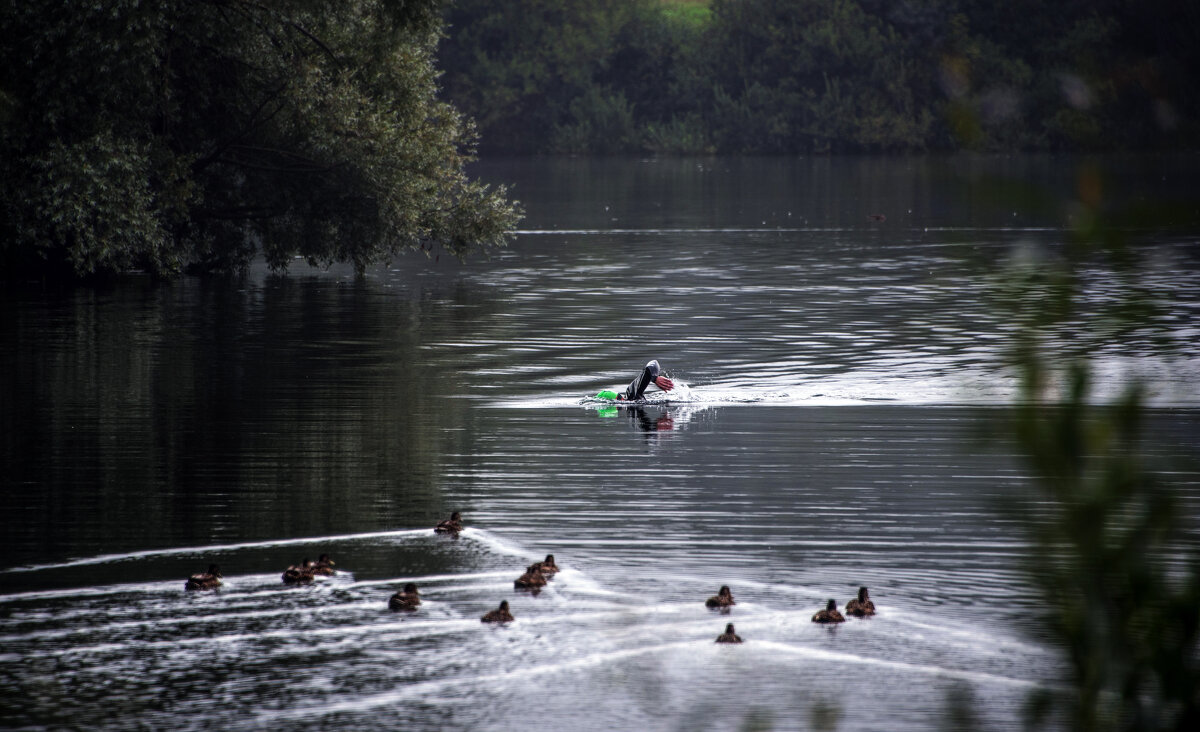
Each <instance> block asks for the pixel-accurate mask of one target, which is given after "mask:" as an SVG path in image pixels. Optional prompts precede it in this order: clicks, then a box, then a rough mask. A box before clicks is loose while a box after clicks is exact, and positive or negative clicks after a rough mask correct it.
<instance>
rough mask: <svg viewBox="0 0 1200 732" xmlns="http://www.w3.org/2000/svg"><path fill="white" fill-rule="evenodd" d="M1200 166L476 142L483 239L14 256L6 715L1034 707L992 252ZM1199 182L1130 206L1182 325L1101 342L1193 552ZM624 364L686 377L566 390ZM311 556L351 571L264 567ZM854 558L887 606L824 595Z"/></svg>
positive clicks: (46, 721) (255, 720) (422, 725)
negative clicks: (331, 257)
mask: <svg viewBox="0 0 1200 732" xmlns="http://www.w3.org/2000/svg"><path fill="white" fill-rule="evenodd" d="M1194 162H1195V161H1188V160H1186V159H1162V158H1159V159H1155V158H1129V159H1111V158H1109V159H1101V160H1097V161H1090V162H1089V161H1082V160H1078V159H1061V158H1051V157H1041V158H1038V157H1015V158H969V159H968V158H963V159H953V160H936V159H925V158H914V159H891V160H876V159H819V160H811V161H810V160H799V161H797V160H787V161H780V160H754V159H746V160H739V159H734V160H682V161H681V160H673V161H662V162H642V161H634V160H625V161H594V160H565V161H563V160H534V161H497V162H493V163H490V164H488V165H484V166H481V168H480V170H481V172H482V173H483V174H484V175H485V176H486V177H488V178H489V179H493V180H497V181H508V182H511V183H515V190H514V193H515V195H516V196H517V197H518V198H520V199H521V200H522V201H523V203H524V204H525V205H526V207H527V209H528V213H529V216H528V218H527V220H526V221H525V222H523V224H522V233H520V234H519V235H518V237H517V239H516V241H515V242H514V243H513V245H512V246H511V247H509V248H508V249H506V250H503V251H501V252H499V253H498V254H496V255H495V256H494V257H493V258H492V259H491V260H490V261H476V262H472V263H469V264H466V265H460V264H458V263H454V262H451V261H447V260H446V259H438V260H436V261H432V260H431V261H425V260H424V259H422V258H418V257H406V258H404V259H401V260H399V261H397V262H396V263H394V265H393V266H392V267H391V268H380V269H379V270H376V271H373V272H371V273H369V275H368V276H367V277H365V278H361V279H356V278H355V277H353V275H352V273H349V272H346V271H343V270H339V269H335V270H333V271H329V272H312V271H310V270H307V269H305V268H302V267H297V268H296V269H295V270H294V271H293V273H292V275H291V276H290V277H274V276H270V275H268V274H266V273H264V272H262V271H257V270H256V271H253V272H251V273H250V275H248V276H247V277H245V278H239V279H236V280H225V281H199V280H192V279H185V280H183V281H181V282H179V283H177V284H174V285H171V286H152V285H149V284H146V283H140V282H137V281H133V282H127V283H122V284H121V285H119V286H116V287H112V288H107V289H101V290H87V291H79V292H72V293H66V294H62V293H46V292H42V291H38V290H20V289H15V290H10V291H7V292H5V294H4V295H3V297H2V298H0V315H2V318H0V339H2V340H0V345H2V346H3V348H2V351H0V379H2V383H0V429H2V433H3V434H2V438H0V459H2V461H3V462H2V464H3V474H2V475H0V488H2V490H3V495H4V506H5V510H4V511H3V513H2V515H0V531H2V534H0V538H2V539H3V548H4V557H3V559H0V698H3V699H4V701H3V702H0V727H27V726H51V727H61V726H86V727H105V728H114V729H129V728H138V727H148V728H177V729H193V728H202V729H261V728H264V727H270V728H278V729H294V728H322V729H323V728H342V727H346V728H350V727H353V728H362V727H368V726H369V727H374V728H386V729H399V728H403V729H515V728H520V729H545V730H552V729H566V728H570V729H584V730H591V729H595V730H600V729H655V730H673V729H692V728H698V727H699V728H725V729H728V728H736V727H738V726H739V725H741V724H743V723H745V722H760V723H763V724H766V725H770V726H774V727H775V728H777V729H804V728H808V727H810V726H811V725H813V724H816V723H825V722H829V721H830V720H833V722H834V723H835V724H836V725H838V726H840V727H841V728H845V729H849V728H852V727H855V726H859V727H863V726H865V727H868V728H881V727H882V726H886V727H887V728H888V729H928V728H931V727H936V726H937V720H939V719H940V718H941V717H942V715H943V713H944V711H945V709H946V704H947V697H948V695H949V694H950V693H951V692H958V691H962V690H965V691H966V692H968V693H969V694H970V695H971V697H972V698H973V699H974V704H973V706H974V708H975V709H976V711H977V713H978V714H979V716H980V717H981V718H982V719H983V720H984V721H985V722H986V723H988V725H990V726H991V727H993V728H998V729H999V728H1013V727H1017V726H1019V724H1020V720H1021V712H1020V709H1021V706H1022V705H1023V703H1024V701H1025V699H1026V697H1027V695H1028V694H1029V692H1030V691H1031V690H1032V689H1034V688H1036V687H1037V686H1039V685H1047V684H1055V683H1057V679H1058V676H1059V674H1060V673H1061V671H1062V665H1061V662H1060V661H1059V660H1058V657H1057V656H1056V654H1055V652H1054V651H1053V649H1052V648H1050V647H1049V646H1048V645H1047V644H1046V643H1045V642H1044V640H1043V637H1042V635H1041V634H1040V633H1039V631H1038V628H1037V627H1031V624H1030V623H1029V621H1028V618H1029V617H1030V615H1029V610H1030V608H1031V606H1032V604H1033V598H1031V597H1030V594H1029V591H1028V589H1027V587H1026V585H1025V583H1024V581H1023V579H1022V574H1021V567H1020V564H1019V562H1020V561H1021V558H1022V556H1023V553H1022V545H1021V537H1020V534H1019V533H1018V531H1017V529H1016V528H1015V526H1014V525H1013V524H1012V523H1011V522H1010V521H1009V520H1007V519H1006V518H1005V517H1004V515H1003V514H1002V513H1000V512H998V511H997V510H996V509H997V505H998V503H999V502H1000V501H1001V500H1003V499H1005V498H1008V497H1012V496H1014V495H1020V494H1021V491H1022V489H1023V488H1024V486H1025V485H1026V476H1025V474H1024V472H1023V467H1022V464H1021V462H1020V461H1019V460H1018V459H1017V458H1016V456H1015V455H1014V454H1013V449H1012V446H1011V445H1010V444H1009V443H1008V442H1007V441H1006V440H1005V439H1003V438H1000V437H997V436H996V435H995V434H994V433H991V432H989V431H988V425H994V423H995V422H996V420H998V419H999V418H1000V417H1001V416H1002V414H1003V405H1005V404H1007V403H1008V402H1009V401H1010V400H1011V398H1012V397H1013V395H1014V391H1015V387H1014V385H1013V379H1012V376H1011V374H1010V373H1008V372H1007V371H1006V370H1005V369H1004V368H1003V367H1002V366H1001V365H1000V355H1001V353H1002V352H1003V349H1004V348H1005V347H1006V346H1007V345H1008V344H1009V343H1010V342H1011V338H1012V335H1013V326H1012V325H1011V321H1010V319H1009V318H1008V316H1007V315H1006V314H1005V313H1004V312H1003V311H1002V310H1001V309H1000V308H999V307H998V306H997V305H996V303H995V301H994V300H993V299H992V298H991V296H990V295H989V287H990V285H991V283H992V282H993V281H994V280H993V278H994V276H995V274H996V273H997V272H998V271H999V270H1000V268H1001V267H1002V266H1003V265H1004V263H1006V262H1008V261H1010V260H1013V259H1014V258H1016V259H1020V258H1023V257H1029V256H1035V257H1036V256H1046V254H1045V253H1046V252H1050V253H1051V254H1050V255H1051V256H1052V253H1053V250H1054V248H1055V247H1056V246H1057V245H1058V244H1060V243H1061V242H1062V241H1064V240H1066V239H1067V238H1068V233H1067V228H1068V227H1069V226H1070V225H1071V224H1072V223H1073V218H1072V217H1074V216H1078V215H1081V214H1080V211H1081V209H1079V208H1078V207H1077V206H1076V205H1073V204H1072V201H1074V200H1075V199H1076V198H1078V197H1080V196H1082V195H1091V194H1088V193H1087V191H1092V190H1093V188H1092V187H1089V186H1093V184H1094V183H1095V181H1101V182H1102V183H1103V190H1104V195H1105V196H1107V198H1106V200H1111V201H1112V202H1113V205H1114V206H1116V205H1120V206H1133V207H1136V206H1138V205H1139V204H1140V203H1145V202H1162V201H1170V200H1171V199H1172V198H1173V197H1174V196H1175V194H1176V193H1178V192H1180V191H1184V190H1195V189H1196V186H1195V185H1194V184H1195V183H1196V181H1195V178H1196V173H1195V171H1196V170H1198V169H1200V167H1198V166H1196V165H1195V164H1194ZM1005 179H1009V180H1012V179H1016V180H1019V181H1021V184H1020V185H1018V186H1007V187H1006V186H1005V185H1000V184H997V183H996V181H998V180H1005ZM1093 179H1094V180H1093ZM1189 186H1191V188H1189ZM1081 191H1083V193H1081ZM1031 192H1032V193H1031ZM874 213H882V214H884V215H885V217H886V220H884V221H876V220H873V219H870V218H868V216H869V214H874ZM1196 217H1197V213H1196V212H1195V211H1194V210H1191V209H1188V208H1186V207H1184V208H1182V209H1171V210H1170V212H1169V213H1160V214H1158V218H1155V219H1153V220H1151V221H1150V222H1149V223H1146V222H1145V221H1143V222H1141V223H1140V224H1139V225H1137V226H1132V227H1131V228H1130V230H1129V237H1130V239H1131V240H1133V241H1136V243H1137V245H1138V247H1139V251H1141V252H1143V253H1144V256H1143V257H1142V259H1143V262H1144V263H1145V267H1144V271H1143V272H1142V273H1141V282H1142V283H1143V284H1144V285H1145V286H1146V287H1148V288H1150V289H1152V290H1153V291H1154V292H1155V293H1156V297H1158V299H1159V304H1160V306H1161V307H1162V309H1163V311H1164V318H1163V319H1162V321H1161V322H1163V323H1165V324H1166V327H1167V329H1168V331H1169V334H1170V336H1171V337H1172V338H1173V339H1174V340H1175V341H1176V344H1177V348H1176V349H1175V350H1174V351H1171V352H1167V351H1164V350H1163V349H1162V348H1161V346H1160V345H1159V342H1158V341H1157V340H1156V339H1155V338H1154V337H1151V335H1149V334H1141V335H1139V334H1136V333H1135V334H1132V335H1131V336H1130V337H1127V338H1125V339H1123V341H1122V342H1121V344H1120V345H1119V346H1118V347H1112V348H1109V349H1105V350H1103V351H1099V352H1096V353H1093V354H1092V355H1093V357H1094V358H1095V359H1096V361H1095V363H1096V367H1097V374H1098V375H1097V379H1098V384H1097V389H1098V393H1099V396H1100V397H1101V398H1106V397H1108V396H1112V395H1115V394H1116V393H1119V391H1120V390H1121V388H1122V387H1123V386H1124V384H1126V383H1128V381H1129V380H1130V379H1132V378H1140V379H1142V380H1144V381H1145V382H1146V383H1147V384H1148V392H1149V395H1150V400H1151V404H1152V405H1153V409H1152V410H1151V412H1150V414H1149V421H1148V440H1147V444H1146V451H1147V454H1148V455H1149V457H1150V458H1151V460H1152V461H1153V462H1154V463H1155V464H1158V465H1161V466H1165V467H1166V468H1168V469H1169V470H1170V471H1171V473H1170V480H1171V482H1173V483H1174V484H1175V485H1177V486H1178V487H1179V490H1180V491H1181V495H1182V496H1183V505H1184V507H1185V510H1186V511H1187V514H1188V515H1187V516H1186V517H1185V519H1186V521H1185V523H1186V524H1187V525H1188V526H1189V527H1190V528H1191V529H1192V530H1193V533H1191V534H1189V536H1190V537H1191V538H1189V539H1188V541H1189V543H1192V544H1193V545H1194V544H1195V541H1196V538H1195V537H1196V534H1195V531H1194V530H1195V528H1196V524H1197V518H1198V517H1200V473H1198V472H1197V470H1196V467H1195V463H1194V462H1192V461H1194V458H1195V456H1196V454H1197V446H1198V445H1197V442H1198V436H1200V379H1198V378H1197V377H1198V376H1200V352H1198V351H1200V347H1197V345H1196V344H1197V343H1198V342H1200V337H1198V336H1200V332H1198V331H1197V322H1198V320H1197V313H1198V308H1200V268H1198V267H1197V266H1196V265H1197V261H1198V259H1197V238H1198V237H1197V233H1196V232H1197V231H1200V224H1197V220H1196ZM1082 284H1083V286H1084V290H1085V292H1086V293H1087V303H1088V307H1089V308H1095V309H1100V308H1102V307H1103V306H1104V304H1105V303H1106V302H1109V301H1111V300H1112V299H1114V298H1116V297H1118V296H1119V294H1120V293H1121V284H1120V282H1119V279H1118V278H1116V277H1115V276H1114V274H1113V273H1111V272H1108V271H1106V270H1105V269H1104V268H1103V267H1101V266H1099V265H1097V266H1096V267H1095V268H1094V269H1090V270H1087V271H1085V275H1084V279H1083V281H1082ZM1085 310H1086V308H1085ZM1047 335H1048V337H1051V338H1058V339H1065V340H1067V341H1070V339H1071V338H1072V337H1073V336H1072V333H1071V331H1070V329H1065V330H1064V331H1062V332H1059V333H1052V334H1047ZM649 358H658V359H659V360H660V361H661V362H662V364H663V365H664V366H665V367H666V368H667V370H668V371H669V372H670V373H671V375H672V376H673V377H674V378H675V379H676V380H677V381H678V382H679V383H680V388H679V389H678V390H677V391H676V392H674V393H673V394H672V396H673V399H672V401H671V402H670V403H668V404H662V403H652V404H650V405H648V406H646V407H644V408H642V409H622V410H619V411H617V410H613V409H609V408H605V407H604V406H602V405H597V404H593V403H587V402H585V401H584V400H583V399H582V398H583V397H584V396H585V395H587V394H591V393H594V392H596V391H597V390H599V389H601V388H611V387H618V386H621V385H623V384H624V383H626V382H628V380H629V379H630V378H632V377H633V375H634V373H635V372H636V370H637V369H638V368H639V367H640V366H641V364H643V363H644V362H645V361H646V360H647V359H649ZM452 510H460V511H462V512H463V514H464V517H465V520H466V523H467V525H468V529H467V530H466V531H464V532H463V534H462V535H461V536H459V537H458V538H457V539H450V538H447V537H443V536H436V535H435V534H434V533H433V532H432V531H431V530H430V527H432V526H433V524H435V523H436V522H437V521H438V520H440V519H442V518H445V516H446V515H448V514H449V513H450V511H452ZM322 552H328V553H330V554H332V555H333V557H334V558H335V560H337V562H338V567H339V569H340V570H341V571H340V572H339V574H338V575H337V576H334V577H329V578H322V579H320V580H318V581H317V582H316V583H315V584H314V585H312V586H310V587H301V588H285V587H284V586H283V584H282V583H281V581H280V573H281V572H282V570H283V569H284V568H285V567H286V566H287V565H288V564H291V563H294V562H297V561H299V560H300V559H301V558H303V557H313V558H315V557H316V555H317V554H320V553H322ZM546 553H553V554H554V555H555V556H556V558H557V560H558V563H559V564H560V566H562V567H563V568H564V570H563V572H562V573H560V575H559V576H558V577H557V578H555V579H554V580H553V581H552V582H551V583H550V585H549V587H548V588H547V589H546V590H545V591H543V592H541V593H540V594H539V595H536V596H532V595H529V594H520V593H518V592H516V591H514V589H513V586H512V580H513V579H515V578H516V577H517V576H518V575H519V574H520V573H521V571H522V569H523V567H524V565H526V564H528V563H530V562H532V561H535V560H537V559H541V558H542V557H544V556H545V554H546ZM210 562H216V563H219V564H220V565H221V567H222V569H223V571H224V574H225V585H224V586H223V587H222V588H221V589H220V590H219V591H216V592H209V593H186V592H184V591H183V581H184V579H185V578H186V577H187V576H188V575H189V574H191V573H193V572H199V571H201V570H203V569H204V568H205V567H207V565H208V564H209V563H210ZM407 581H413V582H416V583H417V584H418V585H419V586H420V588H421V592H422V594H423V596H424V598H425V601H424V604H422V606H421V609H420V610H419V611H417V612H416V613H413V614H396V613H391V612H389V611H388V610H387V599H388V596H389V595H390V594H391V593H392V592H394V591H395V590H397V589H399V587H400V586H401V585H402V584H403V583H404V582H407ZM721 584H728V585H729V586H730V587H731V588H732V590H733V593H734V595H735V597H736V598H737V601H738V604H737V606H736V607H735V608H734V609H733V611H732V613H731V614H729V615H719V614H716V613H713V612H711V611H709V610H706V609H705V607H704V605H703V601H704V599H705V598H706V597H708V596H709V595H712V594H715V592H716V590H717V588H718V587H719V586H720V585H721ZM860 585H867V586H869V587H870V588H871V594H872V596H873V598H874V601H875V603H876V605H877V607H878V608H879V614H878V616H877V617H875V618H872V619H869V620H855V619H852V620H851V621H850V622H847V623H846V624H844V625H842V626H839V627H834V628H829V627H821V626H818V625H815V624H813V623H811V622H810V620H809V619H810V617H811V616H812V614H813V613H814V612H815V611H816V610H817V609H819V608H820V607H821V606H823V605H824V602H825V600H826V599H828V598H830V597H832V598H835V599H836V600H837V601H838V603H839V605H841V604H843V603H845V601H847V600H848V599H850V598H851V597H852V596H853V594H854V592H855V591H856V589H857V588H858V587H859V586H860ZM502 599H507V600H509V602H510V603H511V605H512V609H513V613H514V615H515V616H516V618H517V620H516V621H515V622H514V623H512V624H511V625H509V626H507V627H490V626H485V625H483V624H481V623H480V622H479V620H478V618H479V616H481V615H482V614H483V613H484V612H486V611H487V610H489V609H491V608H493V607H495V606H496V604H497V603H498V602H499V601H500V600H502ZM727 622H733V623H735V625H736V627H737V631H738V633H739V634H740V635H742V637H743V638H745V639H746V643H744V644H743V645H741V646H717V645H716V644H714V643H713V642H712V641H713V639H715V638H716V636H717V635H718V634H719V633H720V632H721V631H722V629H723V628H724V625H725V623H727ZM882 720H886V724H883V722H882Z"/></svg>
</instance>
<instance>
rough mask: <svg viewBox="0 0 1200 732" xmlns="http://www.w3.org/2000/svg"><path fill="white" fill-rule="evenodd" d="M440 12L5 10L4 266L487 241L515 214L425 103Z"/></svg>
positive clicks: (300, 2) (388, 4)
mask: <svg viewBox="0 0 1200 732" xmlns="http://www.w3.org/2000/svg"><path fill="white" fill-rule="evenodd" d="M438 10H439V6H438V3H437V2H436V0H427V1H424V2H397V1H394V0H356V1H354V2H336V3H331V2H319V1H317V0H284V1H281V2H275V3H270V4H267V5H260V4H258V3H254V2H247V1H244V0H206V1H199V2H193V1H190V0H159V1H158V2H143V1H140V0H104V1H103V2H99V3H94V4H86V5H79V4H77V3H69V2H47V3H37V4H33V5H22V4H7V5H6V9H5V10H4V11H3V12H2V14H0V33H2V34H3V37H4V38H5V39H6V41H5V44H4V46H3V48H4V64H3V68H2V70H0V90H2V91H3V97H2V101H3V104H2V105H0V111H2V113H3V114H2V115H0V120H2V123H3V127H2V129H3V137H2V138H0V152H3V155H2V157H0V161H2V162H0V172H2V173H3V176H2V180H0V207H2V209H3V212H4V214H5V216H4V220H3V224H0V225H2V226H3V229H2V230H0V235H2V244H0V246H2V249H0V262H2V263H3V265H4V267H5V269H6V271H8V272H9V273H10V274H12V273H14V272H16V273H21V272H38V271H41V272H44V271H46V270H53V271H60V272H66V273H72V274H74V275H78V276H87V275H93V274H104V273H112V272H119V271H123V270H127V269H130V268H142V269H145V270H148V271H150V272H152V273H154V274H157V275H163V276H169V275H172V274H175V273H177V272H179V271H180V270H181V268H183V267H190V268H193V269H197V270H203V271H212V270H223V269H237V268H241V267H244V266H245V265H246V264H247V262H248V261H249V259H250V258H251V257H252V256H253V255H254V253H255V252H256V251H261V252H262V253H263V255H264V256H265V257H266V259H267V261H268V262H269V263H270V265H271V266H272V267H273V268H276V269H282V268H284V267H286V265H287V263H288V262H289V261H290V260H291V259H292V257H293V256H297V255H298V256H301V257H303V258H305V259H306V260H308V261H309V262H311V263H314V264H329V263H331V262H334V261H346V262H353V263H354V264H355V265H356V266H357V267H358V268H359V269H362V268H364V267H366V266H367V265H368V264H369V263H371V262H374V261H378V260H380V259H387V258H390V257H392V256H394V255H396V254H398V253H400V252H402V251H404V250H406V249H418V248H428V247H431V246H432V245H435V244H436V245H440V246H442V247H444V248H445V249H446V250H448V251H449V252H450V253H452V254H454V255H457V256H463V255H465V254H466V253H467V252H468V251H470V250H472V249H474V248H477V247H488V246H496V245H501V244H503V242H504V239H505V232H506V231H507V230H509V229H510V228H511V226H512V225H513V224H514V223H515V221H516V220H517V217H518V212H517V209H516V208H515V207H514V206H513V205H512V204H510V203H509V202H507V201H506V200H505V194H504V191H503V189H501V190H490V189H488V188H487V187H485V186H483V185H481V184H479V183H477V182H473V181H471V180H469V179H468V178H467V177H466V175H465V173H464V170H463V166H464V165H465V163H467V162H468V161H469V160H470V158H471V148H472V145H473V142H474V136H473V129H472V127H471V125H470V124H469V123H468V122H466V121H465V120H464V119H463V118H462V117H461V116H460V115H459V114H458V113H457V112H456V111H455V110H454V109H453V108H452V107H451V106H450V105H449V104H447V103H445V102H442V101H439V100H438V99H437V98H436V72H435V69H434V66H433V63H432V56H433V50H434V48H435V45H436V42H437V38H438V32H439V26H440V16H439V14H438Z"/></svg>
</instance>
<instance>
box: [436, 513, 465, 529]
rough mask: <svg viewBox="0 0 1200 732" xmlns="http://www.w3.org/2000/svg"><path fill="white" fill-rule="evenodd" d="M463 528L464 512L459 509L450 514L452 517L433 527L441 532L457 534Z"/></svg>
mask: <svg viewBox="0 0 1200 732" xmlns="http://www.w3.org/2000/svg"><path fill="white" fill-rule="evenodd" d="M462 529H463V525H462V514H460V513H459V512H458V511H455V512H454V513H452V514H450V518H448V519H446V520H445V521H442V522H441V523H439V524H438V525H437V526H435V527H433V530H434V531H436V532H437V533H439V534H457V533H458V532H460V531H462Z"/></svg>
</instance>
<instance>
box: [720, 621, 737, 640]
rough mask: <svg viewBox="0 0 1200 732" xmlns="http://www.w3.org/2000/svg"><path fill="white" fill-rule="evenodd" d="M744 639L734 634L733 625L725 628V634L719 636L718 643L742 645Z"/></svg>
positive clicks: (730, 624)
mask: <svg viewBox="0 0 1200 732" xmlns="http://www.w3.org/2000/svg"><path fill="white" fill-rule="evenodd" d="M741 642H742V637H741V636H740V635H738V634H737V633H735V632H733V623H729V624H728V625H726V626H725V632H724V633H722V634H721V635H719V636H717V643H741Z"/></svg>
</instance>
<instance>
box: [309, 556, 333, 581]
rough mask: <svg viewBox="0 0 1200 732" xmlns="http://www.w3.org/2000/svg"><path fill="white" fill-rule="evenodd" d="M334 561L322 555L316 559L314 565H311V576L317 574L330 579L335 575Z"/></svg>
mask: <svg viewBox="0 0 1200 732" xmlns="http://www.w3.org/2000/svg"><path fill="white" fill-rule="evenodd" d="M333 565H334V561H333V560H332V559H331V558H330V557H329V555H328V554H322V555H321V556H319V557H317V562H316V564H314V565H312V572H313V574H319V575H322V576H325V577H331V576H333V575H335V574H337V570H336V569H334V568H333Z"/></svg>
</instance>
